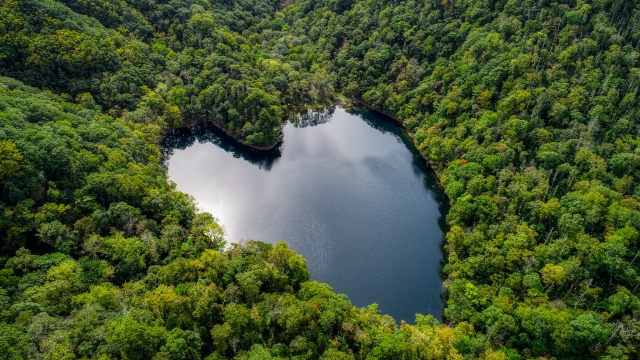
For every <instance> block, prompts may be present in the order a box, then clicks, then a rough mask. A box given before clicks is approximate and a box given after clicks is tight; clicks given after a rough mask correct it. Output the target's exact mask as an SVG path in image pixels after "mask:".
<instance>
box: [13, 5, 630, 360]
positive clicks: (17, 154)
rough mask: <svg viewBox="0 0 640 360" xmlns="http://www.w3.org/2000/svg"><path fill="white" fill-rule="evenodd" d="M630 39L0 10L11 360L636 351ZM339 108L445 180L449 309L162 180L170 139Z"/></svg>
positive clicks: (154, 9)
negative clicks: (381, 130)
mask: <svg viewBox="0 0 640 360" xmlns="http://www.w3.org/2000/svg"><path fill="white" fill-rule="evenodd" d="M638 46H640V3H639V2H637V1H625V0H421V1H420V0H403V1H401V0H300V1H283V2H278V1H273V0H0V268H1V269H0V357H2V358H3V359H11V360H14V359H15V360H18V359H23V360H26V359H47V360H48V359H99V360H108V359H114V360H115V359H123V360H134V359H153V360H160V359H209V360H214V359H230V358H237V359H331V360H333V359H363V360H364V359H366V360H375V359H379V360H382V359H456V360H458V359H486V360H494V359H495V360H518V359H521V360H525V359H586V358H597V359H634V358H638V357H639V356H640V298H639V297H638V294H639V292H638V289H639V288H640V274H639V273H638V272H639V271H640V259H638V257H639V256H640V245H639V242H640V234H639V229H640V185H639V184H640V120H639V119H640V101H639V99H638V96H639V95H638V89H639V88H640V59H639V55H640V53H639V52H638ZM337 99H347V100H350V101H352V102H354V103H359V104H362V105H364V106H367V107H370V108H373V109H376V110H379V111H382V112H385V113H387V114H391V115H393V116H394V117H396V118H397V119H398V120H399V121H401V122H402V123H403V124H404V126H405V128H406V129H407V130H408V131H409V132H410V134H411V135H412V138H413V140H414V142H415V144H416V146H417V147H418V149H419V150H420V151H421V153H422V154H423V155H424V157H425V159H427V161H428V162H429V164H430V165H431V167H432V168H433V169H434V170H435V171H436V172H437V174H438V177H439V178H440V180H441V183H442V185H443V187H444V189H445V193H446V194H447V197H448V199H449V202H450V205H451V209H450V211H449V213H448V215H447V219H446V220H447V225H448V231H447V234H446V238H445V240H444V251H445V258H446V262H445V264H444V266H443V270H442V272H443V274H442V276H443V283H444V286H445V288H446V305H445V310H444V311H445V317H444V318H443V319H441V320H442V321H440V319H435V318H433V317H432V316H430V315H417V317H416V321H415V324H414V325H411V324H407V323H405V322H401V323H400V324H398V323H397V322H396V321H395V320H394V319H393V318H391V317H390V316H387V315H383V314H381V313H380V311H379V310H378V308H377V306H376V305H371V306H369V307H366V308H356V307H354V306H352V304H351V303H350V302H349V301H348V299H347V298H346V297H345V296H344V295H337V294H335V293H334V292H333V291H332V289H331V288H330V287H329V286H328V285H326V284H321V283H318V282H315V281H310V274H309V272H308V270H307V269H306V264H305V260H304V259H303V258H302V257H301V256H300V255H298V254H297V253H295V252H294V251H292V250H290V249H289V248H288V246H287V245H286V244H285V243H278V244H274V245H272V244H266V243H262V242H259V241H250V242H247V243H246V244H226V241H225V237H224V227H223V225H224V224H220V223H219V221H218V220H217V219H215V218H214V217H213V216H211V215H210V214H207V213H201V212H199V211H198V209H197V207H196V203H195V200H194V199H193V198H191V197H190V196H188V195H186V194H183V193H181V192H179V191H177V190H176V189H175V185H174V184H172V183H171V182H169V181H168V179H167V175H166V169H165V168H164V167H163V164H162V149H161V148H160V146H159V143H160V140H161V139H162V137H163V134H165V133H166V132H167V131H168V130H170V129H172V128H176V127H181V126H184V125H189V124H193V123H199V122H211V123H214V124H216V125H217V126H218V127H220V128H222V129H224V130H225V131H226V132H227V133H229V134H230V135H232V136H233V137H235V138H236V139H237V140H238V141H239V142H241V143H244V144H246V145H249V146H254V147H257V148H268V147H270V146H272V145H273V144H274V143H276V142H277V141H278V139H279V137H280V131H281V128H282V125H283V124H284V123H285V122H286V121H287V119H288V118H289V116H290V115H291V114H292V113H293V112H295V111H296V110H299V109H304V108H306V107H309V106H312V105H314V104H326V103H331V102H334V101H336V100H337Z"/></svg>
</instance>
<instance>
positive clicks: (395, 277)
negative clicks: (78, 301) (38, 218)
mask: <svg viewBox="0 0 640 360" xmlns="http://www.w3.org/2000/svg"><path fill="white" fill-rule="evenodd" d="M164 146H165V151H166V154H165V155H166V157H165V158H166V164H167V166H168V169H169V176H170V179H171V180H172V181H174V182H175V183H176V184H177V186H178V189H179V190H181V191H183V192H185V193H188V194H191V195H193V196H194V197H195V198H196V200H197V201H198V205H199V207H200V208H201V209H202V210H204V211H208V212H210V213H211V214H213V215H214V216H215V217H217V218H218V219H220V220H221V223H222V224H224V226H225V227H226V230H227V239H228V240H229V241H231V242H239V241H242V240H245V239H258V240H262V241H267V242H272V243H275V242H277V241H281V240H284V241H286V242H288V243H289V245H290V246H291V248H293V249H295V250H296V251H298V252H299V253H301V254H302V255H303V256H304V257H305V258H306V259H307V265H308V267H309V270H310V271H311V276H312V278H313V279H315V280H319V281H322V282H326V283H328V284H329V285H331V286H332V287H333V289H334V291H336V292H338V293H344V294H347V296H348V297H349V299H350V300H351V301H352V302H353V304H354V305H356V306H359V307H362V306H366V305H368V304H371V303H377V304H378V305H379V307H380V311H381V312H382V313H387V314H390V315H392V316H393V317H394V318H395V319H396V320H397V321H399V320H401V319H402V320H406V321H407V322H411V323H413V322H414V319H415V314H416V313H422V314H427V313H429V314H432V315H434V316H435V317H437V318H441V316H442V300H441V293H442V285H441V284H442V279H441V277H440V268H441V261H442V251H441V243H442V239H443V226H444V215H445V212H446V202H445V199H444V196H443V195H442V191H441V189H440V188H438V186H437V185H436V179H435V176H433V175H432V173H431V172H429V170H428V169H427V167H426V166H425V165H424V163H423V161H422V159H421V158H420V156H419V154H418V152H417V150H416V149H415V147H414V146H413V145H412V143H411V141H410V139H408V137H407V136H406V135H405V134H404V133H403V132H402V130H401V129H400V128H399V126H397V125H396V124H394V123H392V122H391V121H390V120H388V119H385V118H381V117H379V116H377V115H375V114H372V113H369V112H365V111H351V110H349V111H347V110H344V109H341V108H335V109H331V108H330V109H326V110H323V111H309V112H308V113H305V114H303V115H300V116H298V118H297V119H295V120H294V121H293V122H292V123H289V124H287V125H286V126H285V128H284V137H283V142H282V143H281V144H280V146H279V147H278V148H276V149H274V150H272V151H269V152H264V151H262V152H261V151H256V150H251V149H248V148H245V147H242V146H239V145H238V144H237V143H235V142H234V141H233V140H231V139H229V138H228V137H226V136H225V135H224V134H222V133H221V132H220V131H218V130H217V129H215V128H214V127H213V126H211V125H199V126H196V127H192V128H184V129H178V130H176V131H174V132H172V133H171V134H169V135H168V136H167V138H166V139H165V143H164Z"/></svg>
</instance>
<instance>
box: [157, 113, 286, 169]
mask: <svg viewBox="0 0 640 360" xmlns="http://www.w3.org/2000/svg"><path fill="white" fill-rule="evenodd" d="M196 141H197V142H199V143H212V144H214V145H216V146H217V147H219V148H220V149H222V150H224V151H226V152H228V153H231V154H233V157H234V158H236V159H240V158H241V159H243V160H245V161H247V162H249V163H251V164H253V165H256V166H257V167H258V168H259V169H261V170H265V171H269V170H271V168H272V167H273V165H274V164H275V163H276V162H277V161H278V159H279V158H280V156H282V149H281V147H282V141H280V143H279V144H278V145H276V147H274V148H273V149H271V150H266V151H265V150H256V149H253V148H250V147H248V146H246V145H243V144H241V143H239V142H238V141H236V140H235V139H233V138H232V137H231V136H229V135H227V134H226V133H225V132H224V131H222V130H220V129H219V128H217V127H216V126H215V125H213V124H210V123H203V124H197V125H193V126H189V127H183V128H179V129H174V130H172V131H170V132H169V133H168V134H167V135H165V137H164V139H163V140H162V143H161V145H162V147H163V159H164V161H165V162H166V161H167V160H168V159H170V158H171V156H172V155H173V154H174V152H175V150H176V149H178V150H184V149H186V148H188V147H190V146H192V145H193V144H195V143H196Z"/></svg>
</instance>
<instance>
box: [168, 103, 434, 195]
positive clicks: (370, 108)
mask: <svg viewBox="0 0 640 360" xmlns="http://www.w3.org/2000/svg"><path fill="white" fill-rule="evenodd" d="M319 106H322V107H325V106H341V107H343V108H350V107H351V108H357V107H360V108H362V109H365V110H368V111H371V112H374V113H376V114H379V115H382V116H385V117H387V118H389V119H391V120H392V121H393V122H394V123H396V124H397V125H398V126H400V127H401V128H402V130H403V131H404V132H405V133H406V134H407V135H408V136H409V138H410V139H411V140H412V141H413V139H414V137H413V134H412V133H411V132H410V131H409V130H408V129H407V128H406V126H404V123H403V122H402V121H400V119H399V118H398V117H397V116H396V115H395V114H393V113H392V112H390V111H387V110H384V109H377V108H374V107H373V106H371V105H370V104H368V103H367V102H366V101H364V100H362V99H345V98H337V99H336V100H334V101H332V102H329V103H324V104H307V105H305V106H299V107H296V108H295V109H293V110H291V111H288V112H289V113H290V114H292V113H295V112H297V111H302V110H304V109H313V108H318V107H319ZM290 114H289V115H290ZM287 121H289V120H287ZM207 123H208V124H211V125H213V126H215V127H216V128H217V129H219V130H220V131H222V132H223V133H224V134H225V135H227V136H229V137H230V138H232V139H233V140H234V141H235V142H237V143H238V144H240V145H241V146H245V147H248V148H250V149H252V150H256V151H271V150H273V149H275V148H277V147H278V146H279V145H280V144H282V142H283V135H284V134H283V133H282V128H281V129H280V135H279V136H278V140H277V141H276V142H274V143H273V144H270V145H267V146H260V145H250V144H247V143H246V142H245V141H243V140H242V139H238V138H236V137H235V136H233V133H232V132H230V131H229V129H227V128H226V127H225V126H222V125H221V124H220V123H218V122H217V121H215V120H213V119H212V120H205V121H202V122H193V121H191V122H189V123H187V124H183V125H182V126H179V127H171V128H170V129H168V130H167V131H166V132H165V133H164V134H163V136H164V135H166V134H167V133H169V132H171V131H173V130H176V129H181V128H189V127H192V126H196V125H200V124H207ZM283 125H286V123H285V124H283ZM413 145H414V146H416V144H415V143H414V144H413ZM418 153H419V154H420V157H421V158H422V159H423V160H424V162H425V164H426V165H427V167H429V169H430V170H431V172H432V173H433V174H434V175H435V176H436V178H437V179H438V185H440V187H442V189H443V190H444V186H443V185H442V179H441V177H440V173H439V172H438V171H437V170H436V169H435V168H434V167H433V164H432V163H431V162H430V161H429V159H427V158H426V157H425V156H424V155H423V154H422V152H420V150H418ZM445 196H446V195H445Z"/></svg>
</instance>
